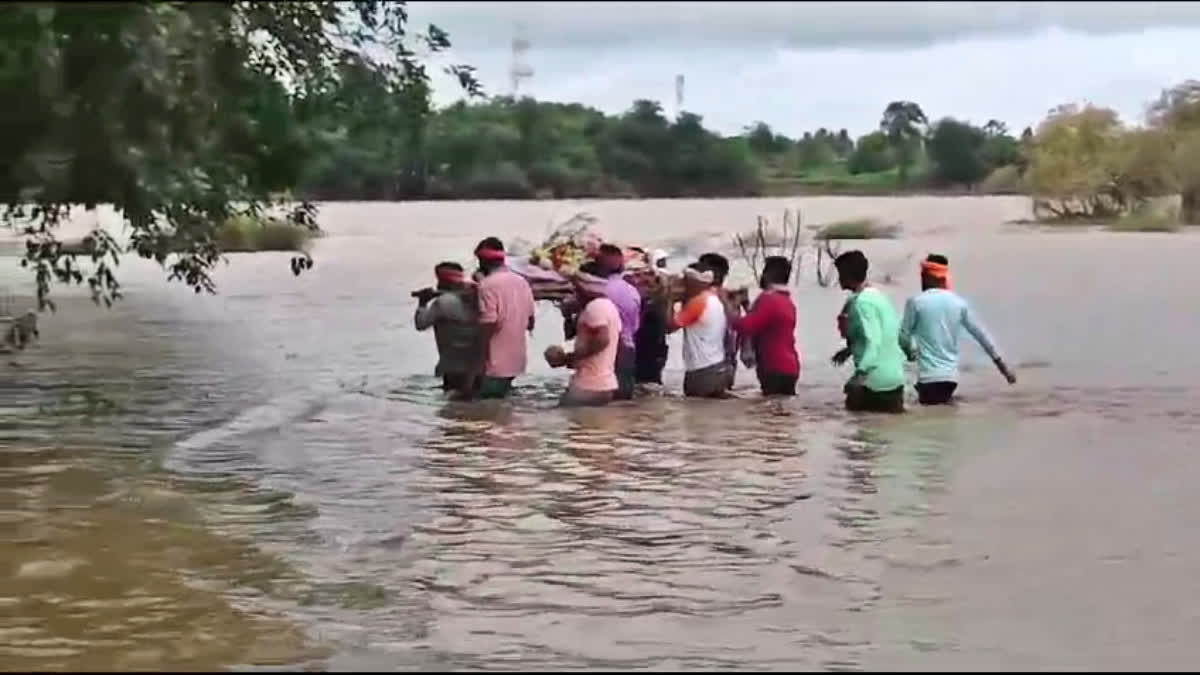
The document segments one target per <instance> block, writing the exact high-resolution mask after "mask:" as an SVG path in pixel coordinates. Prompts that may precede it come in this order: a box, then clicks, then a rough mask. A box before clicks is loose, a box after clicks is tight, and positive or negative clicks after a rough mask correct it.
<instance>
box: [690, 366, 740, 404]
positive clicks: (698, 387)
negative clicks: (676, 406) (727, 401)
mask: <svg viewBox="0 0 1200 675" xmlns="http://www.w3.org/2000/svg"><path fill="white" fill-rule="evenodd" d="M683 395H684V396H688V397H692V398H727V397H728V396H729V364H727V363H725V362H724V361H722V362H721V363H717V364H714V365H711V366H708V367H707V368H700V369H699V370H689V371H687V372H686V373H684V374H683Z"/></svg>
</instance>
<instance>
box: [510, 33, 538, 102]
mask: <svg viewBox="0 0 1200 675" xmlns="http://www.w3.org/2000/svg"><path fill="white" fill-rule="evenodd" d="M529 47H530V42H529V38H528V37H527V36H526V32H525V27H524V26H521V25H518V26H517V29H516V31H515V34H514V35H513V41H512V67H511V68H509V71H508V77H509V81H510V83H511V84H512V97H513V98H514V99H515V98H517V96H518V94H519V93H520V91H521V81H522V80H528V79H529V78H531V77H533V66H531V65H529V62H528V61H526V60H525V55H526V53H528V52H529Z"/></svg>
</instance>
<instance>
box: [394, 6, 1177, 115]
mask: <svg viewBox="0 0 1200 675" xmlns="http://www.w3.org/2000/svg"><path fill="white" fill-rule="evenodd" d="M410 16H411V18H412V20H413V22H414V24H416V25H424V24H426V23H430V22H432V23H436V24H437V25H438V26H440V27H441V28H443V29H445V30H446V31H447V32H449V33H450V39H451V41H452V42H453V43H454V48H453V53H452V54H451V55H450V58H452V59H453V60H455V61H457V62H462V63H467V64H470V65H473V66H475V67H476V68H478V70H479V74H480V79H481V81H482V82H483V84H484V87H485V90H486V91H487V93H489V94H506V93H509V91H510V85H509V78H508V71H509V68H510V65H511V63H512V58H511V52H510V44H511V41H512V38H513V35H514V33H515V31H517V30H523V31H524V34H525V35H526V36H527V37H528V39H529V40H530V42H531V43H532V47H531V49H530V50H529V52H528V55H527V61H528V62H529V65H531V66H532V67H533V70H534V75H533V77H532V79H530V80H529V81H527V82H525V83H523V85H522V91H523V92H524V93H528V94H530V95H533V96H535V97H537V98H540V99H547V100H558V101H580V102H583V103H587V104H589V105H593V106H596V107H598V108H600V109H602V110H605V111H606V112H620V111H621V110H624V109H626V108H627V107H628V106H629V104H630V103H631V102H632V101H633V100H634V99H635V98H650V99H655V100H659V101H661V102H662V103H663V105H664V107H665V108H666V109H667V110H668V111H671V110H673V109H674V99H675V76H676V74H682V75H683V76H684V78H685V90H684V108H685V109H686V110H689V111H691V112H695V113H698V114H700V115H703V116H704V119H705V124H706V125H708V126H710V127H713V128H716V129H718V130H720V131H722V132H724V133H736V132H738V131H739V130H740V129H742V128H743V127H744V126H746V125H747V124H749V123H751V122H754V121H756V120H763V121H765V122H767V123H768V124H771V125H772V126H773V127H776V128H777V129H778V130H780V131H782V132H785V133H788V134H789V135H798V134H800V133H802V132H803V131H805V130H809V129H815V128H817V127H821V126H825V127H830V128H834V129H837V128H841V127H846V128H848V129H850V130H851V131H852V132H853V133H855V134H860V133H864V132H866V131H868V130H871V129H873V128H875V127H876V126H877V125H878V123H879V116H880V113H881V112H882V110H883V108H884V106H885V105H887V103H888V102H889V101H893V100H897V99H906V100H912V101H916V102H917V103H919V104H920V105H921V106H922V107H923V108H924V110H925V112H926V114H928V115H929V116H930V118H932V119H936V118H939V117H943V116H954V117H958V118H961V119H968V120H971V121H974V122H977V123H980V124H982V123H984V122H986V121H987V120H988V119H990V118H996V119H1000V120H1002V121H1004V122H1005V123H1007V124H1008V125H1009V126H1010V127H1012V128H1014V129H1016V130H1017V131H1019V130H1020V129H1021V128H1023V127H1024V126H1025V125H1032V124H1036V122H1037V121H1038V120H1039V119H1041V118H1042V117H1043V116H1044V115H1045V113H1046V111H1047V110H1048V109H1049V108H1051V107H1053V106H1055V105H1058V104H1060V103H1066V102H1071V101H1084V100H1089V101H1093V102H1095V103H1098V104H1102V105H1107V106H1110V107H1113V108H1115V109H1116V110H1117V111H1118V112H1120V113H1121V114H1122V116H1124V117H1126V118H1127V119H1130V120H1140V119H1141V116H1142V114H1143V111H1144V106H1145V104H1146V102H1147V101H1148V100H1150V99H1152V98H1154V97H1156V96H1157V95H1158V93H1159V92H1160V90H1161V89H1163V88H1164V87H1167V86H1170V85H1172V84H1174V83H1176V82H1180V81H1182V80H1185V79H1188V78H1193V77H1195V78H1200V61H1196V60H1195V59H1192V58H1189V57H1188V56H1187V55H1188V54H1189V53H1192V50H1193V49H1194V48H1195V45H1197V44H1200V2H1123V3H1117V2H1078V3H1076V2H927V3H926V2H858V3H855V2H844V3H843V2H807V3H803V2H795V3H792V2H738V3H735V2H607V3H606V2H412V3H410ZM459 96H460V92H459V91H458V90H457V89H456V88H455V86H453V84H452V83H451V82H450V80H449V79H446V78H439V79H438V81H437V98H438V101H439V103H447V102H450V101H453V100H454V99H456V98H458V97H459Z"/></svg>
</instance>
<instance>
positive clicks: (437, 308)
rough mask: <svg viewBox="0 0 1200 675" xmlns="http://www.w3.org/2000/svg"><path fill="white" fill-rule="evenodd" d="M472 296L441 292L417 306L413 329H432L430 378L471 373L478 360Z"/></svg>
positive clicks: (476, 327) (466, 293) (463, 292)
mask: <svg viewBox="0 0 1200 675" xmlns="http://www.w3.org/2000/svg"><path fill="white" fill-rule="evenodd" d="M475 303H476V300H475V297H474V293H473V292H470V291H466V290H463V291H443V292H441V293H440V294H439V295H438V296H437V297H435V298H433V299H432V300H430V301H429V302H428V303H426V304H424V305H421V306H418V307H417V311H416V313H415V314H414V315H413V323H414V324H416V327H417V330H419V331H425V330H429V329H430V328H433V337H434V341H435V342H436V343H437V350H438V362H437V365H436V366H435V367H434V369H433V373H434V375H457V376H461V375H464V374H466V373H469V372H474V370H475V369H476V368H477V366H478V363H479V357H480V347H481V344H480V342H481V341H480V329H479V311H478V309H477V308H476V306H475Z"/></svg>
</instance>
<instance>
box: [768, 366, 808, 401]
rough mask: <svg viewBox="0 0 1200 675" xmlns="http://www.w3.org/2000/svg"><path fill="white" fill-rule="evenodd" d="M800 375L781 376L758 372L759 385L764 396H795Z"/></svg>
mask: <svg viewBox="0 0 1200 675" xmlns="http://www.w3.org/2000/svg"><path fill="white" fill-rule="evenodd" d="M799 379H800V377H799V376H798V375H780V374H779V373H767V372H763V371H761V370H760V371H758V385H759V386H760V387H762V393H763V396H795V395H796V381H797V380H799Z"/></svg>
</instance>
